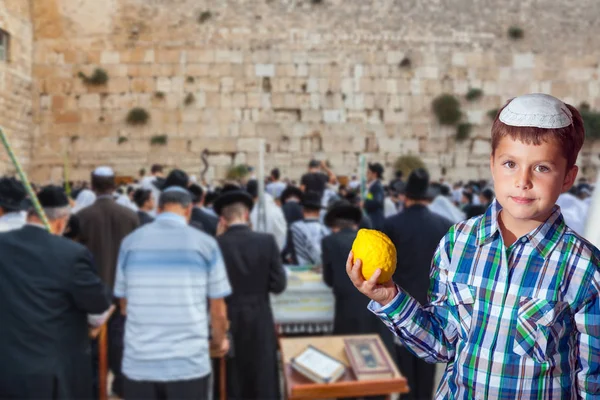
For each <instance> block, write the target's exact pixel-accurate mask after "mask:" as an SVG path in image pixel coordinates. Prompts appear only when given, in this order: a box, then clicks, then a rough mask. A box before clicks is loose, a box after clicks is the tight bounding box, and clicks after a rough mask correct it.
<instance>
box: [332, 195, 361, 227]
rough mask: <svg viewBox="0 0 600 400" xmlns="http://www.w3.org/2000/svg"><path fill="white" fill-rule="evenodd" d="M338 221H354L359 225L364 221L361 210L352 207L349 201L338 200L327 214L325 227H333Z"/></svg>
mask: <svg viewBox="0 0 600 400" xmlns="http://www.w3.org/2000/svg"><path fill="white" fill-rule="evenodd" d="M336 219H346V220H349V221H353V222H354V223H356V224H357V225H358V224H360V221H361V220H362V212H361V211H360V208H358V207H357V206H355V205H352V204H351V203H350V202H349V201H348V200H343V199H342V200H338V201H336V202H335V203H333V204H332V205H331V206H330V207H329V209H328V210H327V213H326V214H325V221H324V222H325V226H327V227H331V226H332V225H333V223H334V222H335V220H336Z"/></svg>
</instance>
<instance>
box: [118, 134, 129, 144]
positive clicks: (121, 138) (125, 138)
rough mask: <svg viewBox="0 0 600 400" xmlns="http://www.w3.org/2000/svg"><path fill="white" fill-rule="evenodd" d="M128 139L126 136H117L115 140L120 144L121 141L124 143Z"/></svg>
mask: <svg viewBox="0 0 600 400" xmlns="http://www.w3.org/2000/svg"><path fill="white" fill-rule="evenodd" d="M128 141H129V139H128V138H127V137H126V136H119V139H118V140H117V143H118V144H122V143H126V142H128Z"/></svg>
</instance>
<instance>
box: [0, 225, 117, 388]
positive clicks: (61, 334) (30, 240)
mask: <svg viewBox="0 0 600 400" xmlns="http://www.w3.org/2000/svg"><path fill="white" fill-rule="evenodd" d="M0 254H2V257H0V304H2V306H1V307H0V321H2V322H1V323H0V398H29V399H50V398H60V399H84V398H91V397H92V396H93V393H92V360H91V357H90V339H89V337H88V324H87V314H88V313H89V314H100V313H102V312H104V311H105V310H106V309H107V308H108V307H109V296H108V293H107V292H106V290H105V287H104V285H103V284H102V282H101V280H100V278H99V276H98V274H97V272H96V268H95V266H94V263H93V261H92V255H91V254H90V252H89V251H88V250H87V249H86V248H85V247H83V246H82V245H80V244H78V243H75V242H73V241H72V240H69V239H66V238H63V237H60V236H55V235H52V234H50V233H49V232H47V231H46V230H44V229H43V228H39V227H36V226H31V225H26V226H25V227H23V228H22V229H19V230H15V231H11V232H7V233H3V234H0Z"/></svg>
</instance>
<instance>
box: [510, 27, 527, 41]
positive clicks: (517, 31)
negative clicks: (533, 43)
mask: <svg viewBox="0 0 600 400" xmlns="http://www.w3.org/2000/svg"><path fill="white" fill-rule="evenodd" d="M507 34H508V37H509V38H511V39H512V40H520V39H523V37H525V32H524V31H523V29H521V28H519V27H518V26H511V27H510V28H508V32H507Z"/></svg>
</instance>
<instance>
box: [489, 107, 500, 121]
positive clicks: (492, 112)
mask: <svg viewBox="0 0 600 400" xmlns="http://www.w3.org/2000/svg"><path fill="white" fill-rule="evenodd" d="M499 111H500V109H499V108H492V109H491V110H488V112H487V113H486V115H487V116H488V118H489V119H491V120H492V121H493V120H495V119H496V115H498V112H499Z"/></svg>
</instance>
